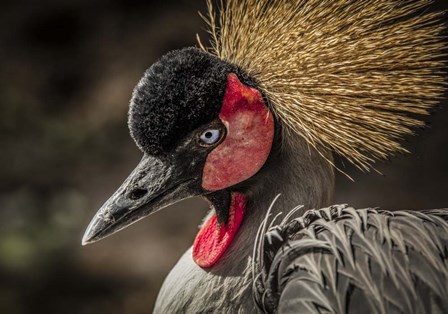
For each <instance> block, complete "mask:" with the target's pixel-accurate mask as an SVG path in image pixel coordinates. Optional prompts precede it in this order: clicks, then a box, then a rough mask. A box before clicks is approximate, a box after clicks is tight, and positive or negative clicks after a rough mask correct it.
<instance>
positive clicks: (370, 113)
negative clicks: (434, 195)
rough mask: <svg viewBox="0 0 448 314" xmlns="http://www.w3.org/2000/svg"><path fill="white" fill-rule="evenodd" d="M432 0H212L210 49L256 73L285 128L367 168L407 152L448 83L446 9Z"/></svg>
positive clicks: (323, 148) (250, 73) (210, 5)
mask: <svg viewBox="0 0 448 314" xmlns="http://www.w3.org/2000/svg"><path fill="white" fill-rule="evenodd" d="M430 3H431V1H430V0H384V1H377V0H362V1H359V0H333V1H328V0H325V1H323V0H297V1H290V0H276V1H268V0H262V1H260V0H227V1H225V2H224V1H221V5H220V8H219V14H216V13H215V11H214V8H213V6H212V1H211V0H209V1H208V8H209V10H208V11H209V12H208V18H206V21H207V23H208V25H209V27H210V29H209V31H210V34H211V48H209V49H208V50H209V52H211V53H212V54H215V55H216V56H218V57H219V58H221V59H222V60H225V61H228V62H230V63H233V64H235V65H237V66H239V67H240V68H242V69H243V70H244V71H246V72H247V73H248V74H249V75H250V76H252V77H253V78H254V79H256V81H257V82H258V84H259V87H260V89H261V90H262V92H263V93H264V95H265V96H266V97H267V98H268V102H269V104H270V106H271V108H272V110H273V112H274V114H275V115H276V116H277V117H278V119H279V120H280V121H281V122H282V123H283V125H284V126H286V127H284V129H285V132H290V131H293V132H294V133H295V134H298V135H300V136H302V137H303V138H305V140H306V141H307V142H308V143H309V145H310V146H312V147H314V148H315V149H317V150H318V151H319V152H320V153H321V155H322V156H325V152H324V151H325V150H332V151H334V152H336V153H337V154H339V155H341V156H343V157H345V158H346V159H347V160H348V161H350V162H351V163H353V164H354V165H355V166H357V167H358V168H360V169H361V170H365V171H367V170H369V169H370V168H371V167H372V164H373V163H374V162H375V161H376V160H378V159H386V158H388V157H389V156H391V155H394V154H395V153H402V152H407V150H406V149H405V148H404V147H403V146H402V145H401V144H400V140H402V139H403V137H404V136H406V135H412V134H413V129H414V128H416V127H422V126H424V123H423V122H422V121H421V120H419V119H418V118H419V116H421V115H427V114H428V113H429V110H430V109H431V108H433V107H434V106H435V105H436V104H437V103H438V101H439V100H440V99H441V97H442V95H443V92H444V90H445V87H446V85H447V82H446V81H445V73H444V69H445V66H446V57H447V50H446V48H447V45H446V41H445V40H444V39H443V37H442V32H443V31H444V29H445V27H444V25H443V23H442V22H441V17H442V15H443V12H435V13H434V12H432V13H427V12H425V9H426V8H427V7H428V5H429V4H430ZM201 46H202V47H203V45H202V44H201ZM285 137H287V136H285Z"/></svg>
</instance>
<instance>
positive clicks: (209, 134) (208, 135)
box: [205, 132, 213, 138]
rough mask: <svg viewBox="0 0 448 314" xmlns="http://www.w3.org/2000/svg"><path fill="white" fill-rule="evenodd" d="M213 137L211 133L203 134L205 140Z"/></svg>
mask: <svg viewBox="0 0 448 314" xmlns="http://www.w3.org/2000/svg"><path fill="white" fill-rule="evenodd" d="M212 136H213V134H212V132H206V133H205V137H206V138H211V137H212Z"/></svg>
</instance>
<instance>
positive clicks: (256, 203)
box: [155, 138, 334, 313]
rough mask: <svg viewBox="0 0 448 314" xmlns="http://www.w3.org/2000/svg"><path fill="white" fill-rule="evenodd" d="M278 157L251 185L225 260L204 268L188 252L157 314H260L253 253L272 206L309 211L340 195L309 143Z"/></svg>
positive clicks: (297, 143) (291, 144)
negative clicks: (254, 296)
mask: <svg viewBox="0 0 448 314" xmlns="http://www.w3.org/2000/svg"><path fill="white" fill-rule="evenodd" d="M273 152H275V155H273V156H271V157H270V160H269V161H268V163H267V164H266V167H264V169H263V170H262V171H260V173H258V174H257V175H256V176H255V177H254V178H253V180H251V182H249V184H250V185H249V186H250V187H249V188H248V190H247V191H246V196H247V199H248V203H247V208H246V216H245V218H244V221H243V224H242V225H241V227H240V230H239V231H238V234H237V236H236V237H235V239H234V240H233V243H232V245H231V246H230V247H229V249H228V250H227V252H226V253H225V255H224V256H223V257H222V258H221V260H220V261H219V263H217V264H216V265H215V266H213V267H212V268H210V269H201V268H200V267H198V266H197V265H196V264H195V263H194V262H193V260H192V258H191V249H190V250H188V251H187V252H186V253H185V254H184V255H183V257H182V258H181V259H180V260H179V262H178V263H177V265H176V266H175V267H174V268H173V270H172V271H171V273H170V274H169V275H168V277H167V278H166V279H165V282H164V284H163V286H162V289H161V290H160V293H159V296H158V299H157V303H156V307H155V313H206V312H216V311H217V310H218V309H219V312H220V313H252V312H256V309H255V305H254V303H253V299H252V291H251V287H252V277H251V273H250V268H251V264H252V263H251V260H252V250H253V246H254V242H255V236H256V233H257V230H258V228H259V226H260V224H261V223H262V221H263V219H264V218H265V215H266V213H267V211H268V209H269V207H270V205H271V203H272V201H273V200H274V198H275V197H276V196H277V195H278V194H281V196H280V197H279V199H278V200H277V202H276V204H275V205H274V206H273V209H272V214H273V215H276V214H277V213H279V212H282V211H283V212H284V213H287V212H289V211H290V210H291V209H292V208H294V207H296V206H298V205H303V211H304V210H306V209H312V208H321V207H325V206H328V205H330V203H331V201H332V197H333V190H334V172H333V168H332V166H331V165H330V164H329V163H328V162H327V161H325V160H324V159H323V158H322V157H321V156H320V155H319V154H318V153H317V152H316V151H315V150H314V149H312V148H310V147H308V145H307V144H306V143H305V142H304V141H303V140H301V139H297V138H296V139H294V140H291V141H288V142H286V143H283V146H282V147H281V148H280V149H273ZM326 157H328V158H331V156H330V154H328V156H326ZM300 213H301V212H299V214H300Z"/></svg>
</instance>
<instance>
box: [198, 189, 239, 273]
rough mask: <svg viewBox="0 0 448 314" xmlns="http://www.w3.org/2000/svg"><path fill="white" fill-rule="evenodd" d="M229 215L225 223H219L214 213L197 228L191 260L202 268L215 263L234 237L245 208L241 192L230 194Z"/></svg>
mask: <svg viewBox="0 0 448 314" xmlns="http://www.w3.org/2000/svg"><path fill="white" fill-rule="evenodd" d="M230 197H231V201H230V208H229V217H228V219H227V222H226V223H220V222H219V220H218V217H217V215H216V213H214V214H213V215H212V216H211V217H210V218H209V219H208V220H207V221H206V222H205V223H204V224H203V226H202V228H201V229H200V230H199V233H198V234H197V236H196V239H195V240H194V244H193V260H194V262H195V263H196V264H197V265H198V266H200V267H203V268H208V267H211V266H213V265H214V264H216V263H217V262H218V261H219V260H220V258H221V257H222V256H223V255H224V253H225V252H226V250H227V249H228V247H229V246H230V244H231V243H232V241H233V239H234V238H235V236H236V234H237V232H238V230H239V228H240V226H241V223H242V221H243V218H244V213H245V210H246V199H245V197H244V195H243V194H241V193H238V192H233V193H232V194H231V196H230Z"/></svg>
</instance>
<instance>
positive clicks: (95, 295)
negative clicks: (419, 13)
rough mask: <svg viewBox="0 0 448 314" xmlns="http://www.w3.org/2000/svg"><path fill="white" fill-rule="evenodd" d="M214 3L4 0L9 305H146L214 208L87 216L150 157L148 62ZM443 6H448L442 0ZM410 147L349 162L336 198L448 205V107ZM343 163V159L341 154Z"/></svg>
mask: <svg viewBox="0 0 448 314" xmlns="http://www.w3.org/2000/svg"><path fill="white" fill-rule="evenodd" d="M203 2H204V1H193V0H191V1H185V0H184V1H173V0H164V1H154V0H152V1H151V0H146V1H143V0H131V1H127V0H114V1H112V0H110V1H106V0H94V1H93V0H78V1H67V0H41V1H22V0H15V1H3V2H2V5H1V8H0V62H1V66H0V108H1V111H0V143H1V146H0V147H1V148H0V313H14V314H15V313H68V314H70V313H109V314H114V313H148V312H150V310H151V309H152V306H153V302H154V300H155V298H156V295H157V291H158V289H159V287H160V285H161V283H162V280H163V278H164V277H165V276H166V274H167V272H168V271H169V269H170V268H171V267H172V266H173V265H174V263H175V262H176V260H177V259H178V258H179V256H180V255H181V254H182V252H183V251H184V250H185V249H186V248H187V247H188V246H189V245H191V243H192V241H193V239H194V235H195V232H196V226H197V225H198V224H199V222H200V220H201V218H202V216H203V215H204V213H205V211H206V206H205V204H204V203H202V202H200V201H198V200H190V201H185V202H183V203H181V204H178V205H177V206H174V207H173V208H169V209H166V210H164V211H162V212H159V213H157V214H156V215H153V216H151V217H150V218H147V219H144V220H143V221H142V222H140V223H138V224H135V225H133V226H132V227H131V228H128V229H126V230H124V231H122V232H120V233H119V234H117V235H114V236H112V237H111V238H108V239H107V240H104V241H101V242H99V243H97V244H94V245H91V246H87V247H81V245H80V241H81V237H82V234H83V231H84V229H85V227H86V226H87V225H88V223H89V221H90V219H91V218H92V216H93V215H94V213H95V212H96V210H97V209H98V208H99V207H100V205H101V204H102V203H103V202H104V201H105V200H106V199H107V198H108V196H109V195H111V194H112V193H113V192H114V191H115V189H116V188H117V187H118V186H119V185H120V183H121V182H122V180H123V179H124V178H125V177H126V176H127V174H128V173H129V172H130V171H131V170H132V169H133V167H134V166H135V165H136V164H137V162H138V160H139V159H140V157H141V154H140V152H139V151H138V150H137V148H136V147H135V146H134V143H133V142H132V140H131V139H130V137H129V135H128V131H127V126H126V113H127V106H128V102H129V98H130V95H131V91H132V88H133V86H134V85H135V83H136V82H137V81H138V80H139V78H140V76H141V74H142V73H143V71H144V70H145V69H146V68H147V67H148V66H149V65H150V64H152V63H153V62H154V61H155V60H156V59H157V58H158V57H160V56H161V55H162V54H164V53H166V52H168V51H169V50H172V49H175V48H181V47H184V46H191V45H194V44H195V34H196V33H197V32H199V33H201V34H202V38H203V39H204V38H206V35H204V32H203V31H202V29H203V27H204V23H203V22H202V21H201V19H200V18H199V17H198V15H197V11H198V10H201V11H202V12H204V3H203ZM434 8H439V9H440V8H443V9H447V8H448V3H446V1H445V0H439V1H436V3H435V5H434ZM447 104H448V102H447V101H445V102H443V103H442V104H441V106H440V107H441V108H440V109H439V110H438V112H437V114H436V115H433V116H431V117H429V118H428V119H427V120H428V122H429V124H430V127H429V128H427V129H425V130H422V131H419V133H420V136H419V137H416V138H410V139H409V142H408V143H406V147H408V148H409V149H410V150H411V151H412V152H413V155H405V156H399V157H398V158H393V159H392V160H391V161H390V162H388V163H378V164H377V169H378V170H379V171H381V172H382V173H383V175H380V174H378V173H370V174H363V173H359V172H357V171H356V170H354V169H353V168H352V167H346V168H345V171H347V172H348V173H349V174H350V175H352V176H353V177H355V179H356V182H355V183H353V182H351V181H349V180H347V179H346V178H345V177H344V176H341V175H338V177H337V190H336V200H335V202H337V203H349V204H351V205H354V206H358V207H362V206H377V205H379V206H382V207H383V208H388V209H421V208H436V207H447V206H448V190H447V188H448V183H447V182H448V162H447V160H448V136H447V134H448V109H447V108H445V107H446V105H447ZM338 164H339V166H343V163H342V162H341V161H338Z"/></svg>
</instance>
